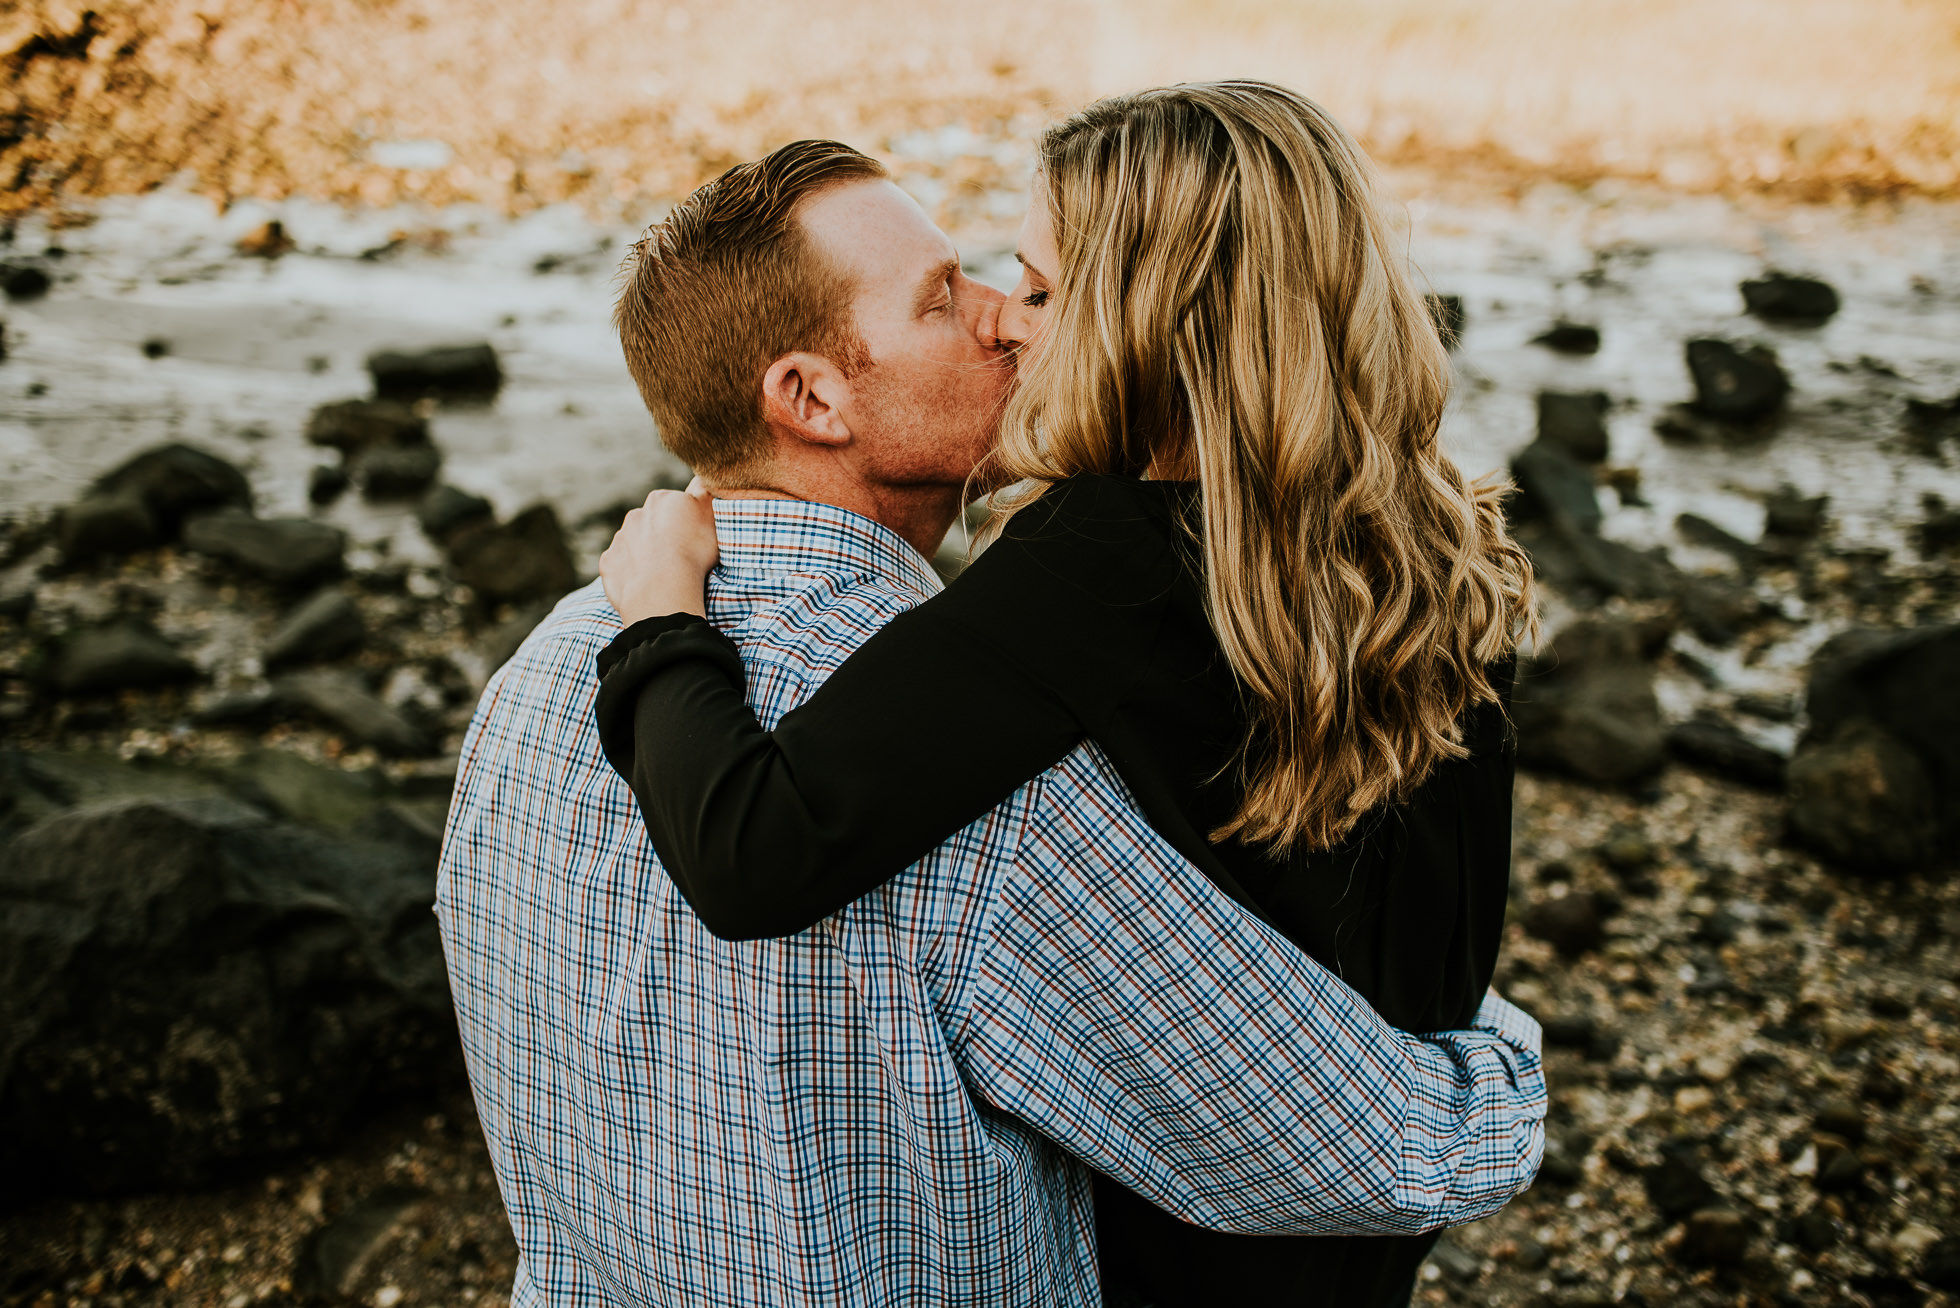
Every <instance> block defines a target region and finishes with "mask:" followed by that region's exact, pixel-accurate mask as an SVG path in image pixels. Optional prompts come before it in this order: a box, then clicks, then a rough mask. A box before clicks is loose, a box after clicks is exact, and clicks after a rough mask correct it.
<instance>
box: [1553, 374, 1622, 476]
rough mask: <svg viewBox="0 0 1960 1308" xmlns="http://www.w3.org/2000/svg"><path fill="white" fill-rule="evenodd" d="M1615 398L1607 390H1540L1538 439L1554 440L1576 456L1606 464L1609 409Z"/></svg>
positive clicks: (1589, 461)
mask: <svg viewBox="0 0 1960 1308" xmlns="http://www.w3.org/2000/svg"><path fill="white" fill-rule="evenodd" d="M1610 407H1612V401H1611V400H1609V399H1607V398H1606V392H1604V391H1582V392H1579V393H1577V394H1574V393H1571V392H1567V391H1540V392H1538V439H1539V440H1541V441H1550V442H1551V443H1552V444H1554V445H1557V446H1559V447H1560V448H1562V449H1563V450H1564V451H1565V452H1566V453H1567V454H1570V455H1571V456H1572V457H1573V458H1575V459H1580V460H1583V461H1584V462H1586V463H1602V462H1604V461H1605V459H1606V451H1607V437H1606V410H1607V409H1608V408H1610Z"/></svg>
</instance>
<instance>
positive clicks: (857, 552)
mask: <svg viewBox="0 0 1960 1308" xmlns="http://www.w3.org/2000/svg"><path fill="white" fill-rule="evenodd" d="M714 506H715V536H716V538H717V539H718V540H719V541H720V544H721V566H722V567H723V568H726V569H728V570H730V571H733V572H793V573H803V574H812V573H814V574H819V575H825V576H844V577H851V576H862V575H864V574H866V573H869V574H872V575H875V576H878V577H881V578H883V579H885V580H887V581H892V582H896V583H898V584H899V585H902V586H905V587H906V588H907V589H909V590H912V591H915V592H917V593H918V594H919V595H920V596H921V597H924V596H928V595H936V594H938V593H939V591H940V590H941V589H942V583H941V582H940V580H939V574H938V573H936V572H934V571H933V570H932V566H931V565H930V564H929V563H927V562H926V560H925V559H924V558H922V557H921V556H920V554H919V552H918V551H917V550H915V549H913V548H912V547H911V546H910V545H909V544H907V543H906V541H905V539H904V537H902V536H900V535H899V534H898V533H897V532H895V531H893V530H892V529H891V528H889V527H886V526H884V525H883V524H881V523H878V522H875V521H873V520H872V519H870V518H867V517H865V516H864V515H863V514H861V513H854V512H852V511H851V510H849V509H842V508H839V507H837V506H836V505H835V504H817V503H812V502H810V501H808V500H716V501H715V502H714Z"/></svg>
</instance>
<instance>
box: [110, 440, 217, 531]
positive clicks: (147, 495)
mask: <svg viewBox="0 0 1960 1308" xmlns="http://www.w3.org/2000/svg"><path fill="white" fill-rule="evenodd" d="M93 490H94V493H95V494H98V495H119V494H124V493H134V494H135V495H137V496H138V497H140V498H141V499H142V501H143V503H144V504H145V505H147V506H148V507H149V509H150V512H152V513H154V514H155V515H156V516H157V521H158V522H159V524H161V526H162V527H163V529H164V530H165V531H166V532H173V533H174V532H175V531H176V529H177V527H178V526H179V525H180V524H181V523H182V521H183V518H184V515H185V514H187V513H192V512H195V511H196V510H198V509H216V508H225V507H231V508H239V509H249V508H251V507H252V483H251V482H249V481H247V480H246V478H245V474H244V473H242V472H240V471H239V470H238V469H237V468H236V467H234V466H233V465H231V464H230V463H227V462H226V461H225V460H223V459H221V458H219V457H218V456H217V455H215V454H212V453H210V452H209V451H206V450H200V449H198V448H197V447H196V446H195V445H183V444H171V445H159V446H157V447H156V448H155V449H150V450H145V451H143V452H142V453H141V454H138V455H137V456H136V457H135V458H133V459H130V460H129V461H128V462H127V463H124V464H122V465H120V466H118V467H117V468H116V469H115V470H114V471H112V472H108V473H105V474H104V475H103V476H102V477H100V478H98V479H97V481H96V483H95V486H94V488H93Z"/></svg>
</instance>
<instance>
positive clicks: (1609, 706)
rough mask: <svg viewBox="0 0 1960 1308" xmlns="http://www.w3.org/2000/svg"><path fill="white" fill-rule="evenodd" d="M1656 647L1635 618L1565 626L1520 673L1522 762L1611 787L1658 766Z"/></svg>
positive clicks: (1515, 707) (1516, 713) (1661, 749)
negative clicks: (1652, 659)
mask: <svg viewBox="0 0 1960 1308" xmlns="http://www.w3.org/2000/svg"><path fill="white" fill-rule="evenodd" d="M1662 639H1665V632H1664V631H1663V632H1662ZM1652 652H1653V651H1652V635H1651V633H1650V632H1648V631H1647V630H1645V629H1643V628H1642V627H1640V626H1637V625H1635V624H1632V623H1623V622H1608V621H1603V620H1599V619H1580V620H1579V621H1576V622H1574V623H1572V624H1571V625H1569V626H1567V627H1566V628H1565V629H1563V630H1562V631H1560V632H1559V633H1558V635H1557V636H1555V637H1554V638H1553V640H1552V642H1551V650H1550V651H1549V652H1548V653H1546V654H1544V655H1541V656H1540V657H1538V658H1535V659H1533V660H1532V661H1531V663H1530V665H1529V667H1527V668H1525V669H1523V670H1522V675H1521V676H1520V677H1519V681H1518V688H1517V692H1516V695H1515V698H1514V702H1513V704H1512V709H1511V717H1512V721H1513V722H1514V723H1515V724H1516V727H1517V732H1518V761H1519V763H1521V764H1523V765H1525V766H1527V767H1540V768H1549V769H1552V770H1556V771H1562V772H1569V773H1571V774H1573V775H1575V776H1578V777H1580V778H1583V779H1584V780H1587V781H1594V782H1601V783H1606V784H1613V785H1619V784H1626V783H1630V782H1633V781H1637V780H1639V779H1641V778H1643V777H1646V776H1649V775H1651V774H1652V773H1653V772H1655V771H1657V770H1658V769H1659V768H1660V766H1661V764H1662V763H1663V762H1665V760H1666V737H1665V733H1664V731H1663V729H1662V726H1661V714H1660V703H1659V701H1658V700H1657V699H1656V698H1655V695H1654V670H1653V666H1652V665H1651V664H1650V663H1649V662H1648V661H1647V660H1648V658H1649V657H1650V656H1651V653H1652Z"/></svg>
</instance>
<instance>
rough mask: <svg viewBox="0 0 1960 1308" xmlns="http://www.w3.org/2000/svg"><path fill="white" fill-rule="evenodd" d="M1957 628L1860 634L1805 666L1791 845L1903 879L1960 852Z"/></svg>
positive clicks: (1838, 639) (1832, 644) (1845, 636)
mask: <svg viewBox="0 0 1960 1308" xmlns="http://www.w3.org/2000/svg"><path fill="white" fill-rule="evenodd" d="M1956 668H1960V623H1956V624H1945V625H1938V626H1927V627H1918V628H1913V629H1909V630H1904V631H1883V630H1872V629H1861V630H1854V631H1847V632H1844V633H1842V634H1840V635H1838V636H1834V637H1832V638H1831V639H1830V640H1828V641H1826V642H1825V643H1824V644H1823V645H1822V646H1821V647H1820V648H1819V649H1818V651H1817V653H1816V655H1815V656H1814V657H1813V658H1812V660H1811V665H1810V685H1809V689H1808V693H1807V696H1806V700H1807V708H1808V710H1809V714H1810V728H1809V730H1808V731H1807V732H1806V733H1805V737H1804V740H1803V741H1802V742H1801V743H1800V745H1799V747H1798V750H1797V755H1796V757H1795V759H1793V760H1792V762H1791V766H1790V786H1791V791H1792V795H1793V800H1794V802H1793V803H1792V805H1791V822H1792V826H1793V829H1794V830H1795V831H1796V833H1797V834H1798V835H1799V836H1800V837H1801V838H1803V839H1804V840H1806V841H1807V842H1808V843H1810V844H1812V845H1813V846H1815V847H1816V848H1817V849H1818V850H1819V851H1820V852H1823V853H1824V854H1826V855H1827V856H1829V857H1831V858H1833V859H1836V860H1838V861H1840V862H1843V863H1846V864H1848V865H1862V866H1867V867H1874V868H1877V867H1903V866H1911V865H1913V864H1916V863H1920V862H1924V861H1925V860H1926V859H1928V858H1930V857H1933V856H1934V854H1935V852H1936V851H1937V850H1938V849H1939V848H1940V847H1942V846H1945V847H1948V848H1951V847H1952V846H1953V845H1954V844H1955V843H1956V842H1960V676H1956V675H1955V669H1956Z"/></svg>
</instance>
